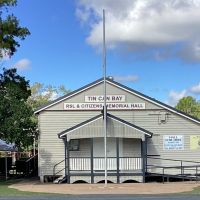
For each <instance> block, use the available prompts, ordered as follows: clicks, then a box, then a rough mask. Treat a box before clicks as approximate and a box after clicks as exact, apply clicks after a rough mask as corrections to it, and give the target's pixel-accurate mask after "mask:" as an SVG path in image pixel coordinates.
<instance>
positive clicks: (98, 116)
mask: <svg viewBox="0 0 200 200" xmlns="http://www.w3.org/2000/svg"><path fill="white" fill-rule="evenodd" d="M107 117H108V118H110V119H113V120H115V121H117V122H119V123H122V124H125V125H126V126H129V127H130V128H133V129H135V130H137V131H139V132H140V133H143V134H145V135H147V136H148V137H152V135H153V133H151V132H150V131H148V130H146V129H143V128H141V127H139V126H136V125H135V124H132V123H130V122H127V121H125V120H123V119H121V118H119V117H116V116H114V115H112V114H110V113H107ZM100 118H103V114H99V115H97V116H95V117H92V118H91V119H88V120H86V121H84V122H81V123H79V124H77V125H75V126H73V127H71V128H68V129H66V130H64V131H62V132H61V133H58V137H59V138H63V137H65V136H66V135H67V134H68V133H70V132H72V131H75V130H76V129H79V128H81V127H83V126H86V125H88V124H90V123H92V122H94V121H96V120H98V119H100Z"/></svg>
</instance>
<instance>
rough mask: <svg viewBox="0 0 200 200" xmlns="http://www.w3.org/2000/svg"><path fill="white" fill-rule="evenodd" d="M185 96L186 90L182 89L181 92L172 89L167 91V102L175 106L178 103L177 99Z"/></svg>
mask: <svg viewBox="0 0 200 200" xmlns="http://www.w3.org/2000/svg"><path fill="white" fill-rule="evenodd" d="M185 96H187V90H183V91H181V92H176V91H173V90H172V91H170V92H169V98H168V101H167V103H168V104H169V105H171V106H175V105H176V104H177V103H178V101H179V100H180V99H181V98H183V97H185Z"/></svg>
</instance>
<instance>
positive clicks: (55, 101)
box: [34, 78, 200, 124]
mask: <svg viewBox="0 0 200 200" xmlns="http://www.w3.org/2000/svg"><path fill="white" fill-rule="evenodd" d="M102 82H103V78H101V79H98V80H96V81H94V82H92V83H90V84H87V85H85V86H83V87H81V88H79V89H77V90H75V91H73V92H70V93H68V94H66V95H64V96H62V97H60V98H58V99H56V100H54V101H51V102H49V103H48V104H46V105H44V106H42V107H40V108H38V109H37V110H35V112H34V113H35V114H38V113H40V112H41V111H43V110H45V109H47V108H49V107H51V106H53V105H55V104H57V103H59V102H61V101H64V100H66V99H68V98H70V97H72V96H75V95H76V94H78V93H80V92H83V91H85V90H87V89H89V88H92V87H94V86H96V85H98V84H100V83H102ZM106 82H107V83H109V84H111V85H113V86H115V87H118V88H120V89H122V90H124V91H126V92H129V93H131V94H134V95H135V96H137V97H140V98H142V99H144V100H146V101H148V102H151V103H153V104H155V105H157V106H160V107H162V108H164V109H166V110H168V111H171V112H172V113H175V114H177V115H180V116H182V117H184V118H187V119H189V120H191V121H193V122H195V123H198V124H200V120H199V119H197V118H195V117H192V116H191V115H188V114H186V113H184V112H182V111H180V110H177V109H175V108H174V107H171V106H169V105H167V104H165V103H163V102H161V101H158V100H156V99H154V98H152V97H149V96H147V95H144V94H142V93H140V92H138V91H136V90H133V89H132V88H129V87H127V86H125V85H122V84H120V83H118V82H116V81H114V80H111V79H110V78H106Z"/></svg>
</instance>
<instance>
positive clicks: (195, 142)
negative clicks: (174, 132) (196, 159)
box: [190, 135, 200, 150]
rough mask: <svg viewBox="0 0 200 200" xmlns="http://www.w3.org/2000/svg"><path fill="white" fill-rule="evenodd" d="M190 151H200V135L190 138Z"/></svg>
mask: <svg viewBox="0 0 200 200" xmlns="http://www.w3.org/2000/svg"><path fill="white" fill-rule="evenodd" d="M190 149H191V150H199V149H200V135H191V136H190Z"/></svg>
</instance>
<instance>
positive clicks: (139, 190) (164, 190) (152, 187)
mask: <svg viewBox="0 0 200 200" xmlns="http://www.w3.org/2000/svg"><path fill="white" fill-rule="evenodd" d="M198 186H200V183H196V182H179V183H177V182H176V183H165V184H162V183H126V184H125V183H123V184H108V185H107V186H105V185H104V184H53V183H48V184H47V183H44V184H43V183H40V182H39V181H22V182H19V183H17V184H13V185H11V186H9V187H10V188H15V189H18V190H21V191H31V192H45V193H59V194H73V195H81V194H172V193H180V192H188V191H192V190H193V188H195V187H198Z"/></svg>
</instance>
